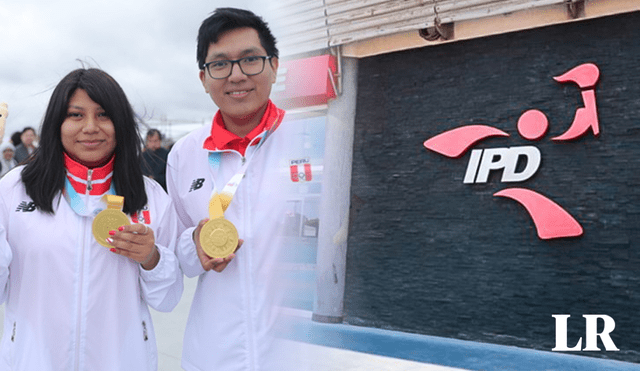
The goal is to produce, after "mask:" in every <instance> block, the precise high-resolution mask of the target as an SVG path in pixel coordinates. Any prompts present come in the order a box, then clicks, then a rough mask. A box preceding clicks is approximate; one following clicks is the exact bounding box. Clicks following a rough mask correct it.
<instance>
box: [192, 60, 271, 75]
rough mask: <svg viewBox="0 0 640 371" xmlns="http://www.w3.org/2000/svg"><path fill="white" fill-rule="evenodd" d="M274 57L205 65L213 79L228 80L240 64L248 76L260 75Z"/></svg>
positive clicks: (222, 61)
mask: <svg viewBox="0 0 640 371" xmlns="http://www.w3.org/2000/svg"><path fill="white" fill-rule="evenodd" d="M271 58H273V57H272V56H269V57H265V56H261V55H258V56H251V57H244V58H240V59H236V60H221V61H213V62H209V63H205V64H204V68H205V69H206V70H207V72H208V73H209V76H211V78H212V79H226V78H227V77H229V76H231V72H232V71H233V65H234V64H236V63H237V64H238V66H239V67H240V71H242V73H244V74H245V75H247V76H254V75H259V74H261V73H262V71H264V65H265V62H266V60H267V59H269V60H271Z"/></svg>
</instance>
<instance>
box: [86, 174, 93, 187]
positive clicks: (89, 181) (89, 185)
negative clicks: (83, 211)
mask: <svg viewBox="0 0 640 371" xmlns="http://www.w3.org/2000/svg"><path fill="white" fill-rule="evenodd" d="M92 175H93V169H89V170H88V171H87V191H91V190H92V189H93V186H92V185H91V176H92Z"/></svg>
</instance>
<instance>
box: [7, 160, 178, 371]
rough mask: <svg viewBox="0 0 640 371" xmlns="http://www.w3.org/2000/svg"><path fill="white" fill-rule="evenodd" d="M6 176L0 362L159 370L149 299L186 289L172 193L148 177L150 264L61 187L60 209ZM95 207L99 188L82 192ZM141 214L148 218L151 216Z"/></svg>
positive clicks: (18, 366)
mask: <svg viewBox="0 0 640 371" xmlns="http://www.w3.org/2000/svg"><path fill="white" fill-rule="evenodd" d="M22 168H23V167H22V166H20V167H17V168H15V169H14V170H13V171H11V172H10V173H9V174H7V175H5V176H4V178H2V180H1V181H0V289H3V291H2V298H1V299H2V302H5V304H6V309H5V318H4V332H3V336H2V343H1V346H0V370H3V371H4V370H15V371H48V370H70V371H75V370H83V371H116V370H123V371H125V370H126V371H129V370H132V371H133V370H135V371H148V370H149V371H155V370H157V351H156V342H155V336H154V330H153V325H152V323H151V316H150V313H149V309H148V307H147V306H151V307H153V308H155V309H157V310H159V311H170V310H172V309H173V308H174V307H175V305H176V304H177V303H178V301H179V300H180V296H181V295H182V274H181V272H180V270H179V265H178V262H177V258H176V256H175V253H174V250H175V241H176V238H177V220H176V216H175V212H174V210H173V208H172V204H171V203H170V199H169V197H168V196H167V194H166V193H165V192H164V191H163V190H162V188H161V187H160V185H158V184H157V183H156V182H154V181H152V180H150V179H145V186H146V192H147V196H148V198H149V202H148V205H147V207H148V210H146V211H148V213H146V212H143V213H142V214H145V215H144V216H146V217H147V219H150V224H149V227H150V228H152V229H153V231H154V234H155V239H156V244H157V246H158V249H159V252H160V256H161V258H160V262H159V263H158V265H157V266H156V267H155V268H154V269H153V270H150V271H145V270H144V269H143V268H142V266H141V265H140V264H138V263H136V262H135V261H133V260H131V259H129V258H126V257H124V256H121V255H117V254H114V253H112V252H111V251H109V249H107V248H105V247H103V246H101V245H99V244H98V243H97V242H96V241H95V240H94V238H93V235H92V233H91V223H92V221H93V218H91V217H82V216H80V215H78V214H76V213H75V212H74V211H73V210H72V209H71V207H70V206H69V203H68V202H67V200H66V199H65V198H64V197H62V196H60V195H59V196H57V197H56V198H55V199H54V211H55V215H49V214H45V213H43V212H40V211H39V210H37V209H35V207H34V206H33V204H31V199H30V198H29V196H27V194H26V193H25V188H24V186H23V183H22V181H21V178H20V171H21V170H22ZM80 197H81V198H82V199H83V200H84V201H85V204H86V205H87V206H89V207H90V208H93V207H94V206H97V205H98V202H99V201H100V198H101V196H97V195H94V196H87V195H80ZM148 221H149V220H147V221H144V220H143V221H141V222H148Z"/></svg>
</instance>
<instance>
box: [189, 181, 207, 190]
mask: <svg viewBox="0 0 640 371" xmlns="http://www.w3.org/2000/svg"><path fill="white" fill-rule="evenodd" d="M203 183H204V178H198V179H195V180H194V181H193V183H191V188H189V192H191V191H195V190H197V189H200V188H202V184H203Z"/></svg>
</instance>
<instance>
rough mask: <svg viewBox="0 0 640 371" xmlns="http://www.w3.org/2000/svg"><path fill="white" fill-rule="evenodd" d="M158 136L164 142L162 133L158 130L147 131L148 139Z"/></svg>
mask: <svg viewBox="0 0 640 371" xmlns="http://www.w3.org/2000/svg"><path fill="white" fill-rule="evenodd" d="M156 134H158V138H160V140H162V133H161V132H160V130H158V129H149V131H147V139H148V138H151V137H152V136H154V135H156Z"/></svg>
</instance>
